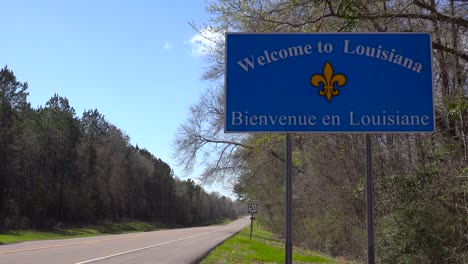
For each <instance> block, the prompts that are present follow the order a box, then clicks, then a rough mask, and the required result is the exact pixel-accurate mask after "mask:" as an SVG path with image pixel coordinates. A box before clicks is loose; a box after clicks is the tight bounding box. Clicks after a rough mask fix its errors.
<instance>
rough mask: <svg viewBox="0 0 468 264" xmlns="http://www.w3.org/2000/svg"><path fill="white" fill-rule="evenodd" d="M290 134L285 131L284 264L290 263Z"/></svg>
mask: <svg viewBox="0 0 468 264" xmlns="http://www.w3.org/2000/svg"><path fill="white" fill-rule="evenodd" d="M291 145H292V144H291V134H289V133H286V149H285V150H286V179H285V180H286V182H285V183H286V184H285V188H286V200H285V208H286V209H285V215H286V219H285V220H286V230H285V232H286V244H285V261H284V263H286V264H291V263H292V146H291Z"/></svg>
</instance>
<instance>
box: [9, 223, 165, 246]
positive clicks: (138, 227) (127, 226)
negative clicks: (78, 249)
mask: <svg viewBox="0 0 468 264" xmlns="http://www.w3.org/2000/svg"><path fill="white" fill-rule="evenodd" d="M162 228H166V227H165V226H163V225H161V224H154V223H146V222H125V223H111V222H105V223H102V224H99V225H91V226H86V227H82V228H55V229H53V230H47V231H40V230H10V231H7V232H5V233H0V244H11V243H17V242H24V241H31V240H47V239H64V238H76V237H89V236H99V235H109V234H123V233H132V232H146V231H153V230H158V229H162Z"/></svg>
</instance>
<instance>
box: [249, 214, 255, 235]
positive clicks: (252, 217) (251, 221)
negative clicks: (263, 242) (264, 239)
mask: <svg viewBox="0 0 468 264" xmlns="http://www.w3.org/2000/svg"><path fill="white" fill-rule="evenodd" d="M254 219H255V217H254V213H251V215H250V240H252V232H253V220H254Z"/></svg>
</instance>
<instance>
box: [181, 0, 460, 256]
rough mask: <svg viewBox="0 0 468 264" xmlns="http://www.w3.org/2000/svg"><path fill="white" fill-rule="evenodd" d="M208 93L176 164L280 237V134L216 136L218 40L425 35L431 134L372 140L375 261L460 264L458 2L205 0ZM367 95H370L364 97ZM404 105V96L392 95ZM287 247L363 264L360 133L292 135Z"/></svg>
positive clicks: (194, 111)
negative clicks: (199, 167)
mask: <svg viewBox="0 0 468 264" xmlns="http://www.w3.org/2000/svg"><path fill="white" fill-rule="evenodd" d="M206 9H207V12H209V13H210V14H211V20H210V21H209V22H208V23H207V24H205V25H202V26H196V25H194V27H195V28H198V29H199V31H200V34H203V33H204V32H205V31H207V30H208V31H210V32H211V33H210V34H206V35H207V37H208V38H209V37H210V36H215V37H213V38H212V39H211V40H212V41H213V43H214V45H212V46H207V47H206V49H207V51H208V55H207V56H208V60H207V62H208V63H209V67H208V68H207V71H206V72H205V74H204V75H203V78H205V79H206V80H207V81H208V82H210V84H212V85H211V88H210V89H208V90H206V92H205V93H204V94H203V96H201V98H200V99H199V102H198V103H196V104H194V105H193V106H192V108H191V114H190V116H189V118H188V120H187V122H186V123H184V124H183V125H181V126H180V128H179V132H178V134H177V135H176V138H175V145H176V149H175V152H176V153H177V154H178V156H179V157H180V160H179V161H180V163H181V164H183V165H185V167H186V169H188V170H190V169H191V167H192V166H193V165H194V164H196V162H198V161H199V160H200V159H202V160H203V162H204V164H206V167H205V171H204V173H203V177H204V180H205V181H206V182H210V181H226V182H232V183H233V184H234V186H235V192H236V193H237V194H238V195H239V197H241V198H242V199H246V200H248V199H254V200H257V201H258V203H259V217H258V219H259V221H262V222H263V224H264V225H266V226H268V227H269V228H271V229H272V230H273V231H274V232H276V233H277V234H278V235H284V234H283V232H284V219H285V217H284V170H285V169H284V166H285V164H284V141H285V140H284V138H285V136H284V135H283V134H263V133H254V134H225V133H224V132H223V127H224V124H223V122H224V89H223V86H224V66H225V65H224V63H225V61H224V52H225V43H224V39H223V38H220V37H216V36H219V35H221V36H222V35H223V34H224V33H225V32H228V31H229V32H302V33H304V32H430V33H431V35H432V49H433V81H434V98H435V115H436V132H435V133H431V134H411V133H407V134H391V133H388V134H372V135H371V139H372V148H373V153H374V154H373V167H374V176H375V207H374V212H375V218H376V220H375V223H376V243H377V252H376V255H377V258H378V259H379V262H380V263H408V264H410V263H425V264H427V263H434V264H440V263H468V166H467V165H468V85H467V67H468V66H467V61H468V53H467V50H468V46H467V45H468V39H467V36H468V34H467V29H468V20H467V16H468V3H466V1H455V0H447V1H436V0H411V1H409V0H397V1H395V0H379V1H367V0H353V1H349V0H325V1H312V0H294V1H291V0H289V1H286V0H280V1H276V0H213V1H209V2H208V3H207V5H206ZM369 96H372V95H369ZM402 96H404V95H402ZM292 137H293V167H294V170H293V171H294V175H293V181H294V182H293V240H294V244H295V245H299V246H303V247H306V248H311V249H315V250H320V251H322V252H326V253H328V254H331V255H335V256H345V257H347V258H351V259H357V260H364V259H366V256H367V254H366V251H367V243H366V203H365V185H364V183H365V164H364V161H365V158H364V152H365V151H364V146H365V144H364V135H360V134H332V135H330V134H328V135H327V134H301V133H297V134H293V135H292Z"/></svg>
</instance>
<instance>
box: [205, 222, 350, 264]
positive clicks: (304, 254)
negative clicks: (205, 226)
mask: <svg viewBox="0 0 468 264" xmlns="http://www.w3.org/2000/svg"><path fill="white" fill-rule="evenodd" d="M254 225H255V226H254V229H253V233H252V240H250V226H248V227H246V228H244V229H243V230H242V231H241V232H239V233H238V234H237V235H235V236H233V237H232V238H230V239H228V240H226V241H224V242H223V243H222V244H221V245H219V246H218V247H217V248H216V249H214V250H213V251H212V252H211V253H210V254H209V255H208V256H207V257H206V258H205V259H204V260H202V261H201V262H200V264H218V263H284V241H281V240H280V239H279V238H277V237H276V236H275V235H274V234H273V233H272V232H271V231H268V230H267V229H265V228H263V227H261V226H256V224H254ZM293 261H294V263H350V262H344V261H340V260H337V259H332V258H330V257H326V256H323V255H322V254H318V253H317V252H314V251H310V250H305V249H301V248H297V247H295V248H294V249H293Z"/></svg>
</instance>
